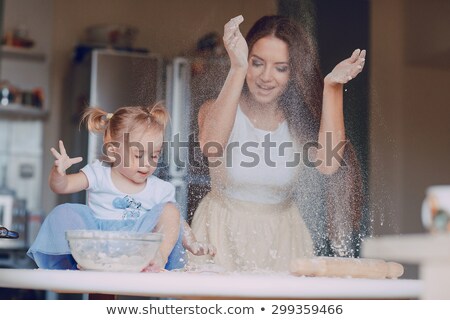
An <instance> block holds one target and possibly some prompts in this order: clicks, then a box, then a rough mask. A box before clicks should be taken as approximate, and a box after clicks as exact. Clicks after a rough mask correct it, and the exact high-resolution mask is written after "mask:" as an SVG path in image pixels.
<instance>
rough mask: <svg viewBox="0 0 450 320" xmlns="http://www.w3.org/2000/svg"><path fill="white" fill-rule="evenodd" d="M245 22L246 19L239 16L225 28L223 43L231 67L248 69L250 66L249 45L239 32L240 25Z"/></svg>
mask: <svg viewBox="0 0 450 320" xmlns="http://www.w3.org/2000/svg"><path fill="white" fill-rule="evenodd" d="M242 21H244V17H242V16H241V15H240V16H237V17H234V18H233V19H231V20H230V21H228V22H227V23H226V24H225V26H224V32H223V43H224V45H225V49H226V50H227V52H228V56H229V57H230V62H231V66H232V67H233V66H234V67H238V68H247V66H248V45H247V42H246V41H245V39H244V37H243V36H242V33H241V31H240V30H239V25H240V24H241V23H242Z"/></svg>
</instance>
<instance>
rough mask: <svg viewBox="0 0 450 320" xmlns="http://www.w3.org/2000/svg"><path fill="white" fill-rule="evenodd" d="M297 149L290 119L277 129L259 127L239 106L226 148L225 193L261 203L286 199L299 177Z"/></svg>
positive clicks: (278, 201) (271, 202)
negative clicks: (268, 129) (288, 123)
mask: <svg viewBox="0 0 450 320" xmlns="http://www.w3.org/2000/svg"><path fill="white" fill-rule="evenodd" d="M270 146H271V147H270ZM294 153H295V148H294V143H293V141H292V138H291V135H290V133H289V128H288V126H287V122H286V121H284V122H282V123H281V124H280V125H279V127H278V128H277V129H276V130H275V131H266V130H262V129H258V128H255V127H254V125H253V124H252V122H251V121H250V119H249V118H248V117H247V116H246V115H245V114H244V113H243V112H242V110H241V108H240V107H239V106H238V109H237V113H236V119H235V121H234V126H233V129H232V131H231V134H230V138H229V140H228V146H227V150H226V154H227V159H226V162H225V166H226V173H227V183H226V186H225V190H224V191H225V194H226V195H227V196H229V197H231V198H234V199H238V200H244V201H251V202H258V203H270V204H276V203H280V202H283V201H285V200H286V199H287V198H288V197H290V196H291V194H292V190H293V183H294V182H295V181H296V179H298V176H297V175H298V168H299V162H300V154H297V155H296V157H297V158H298V159H297V160H296V159H295V158H294Z"/></svg>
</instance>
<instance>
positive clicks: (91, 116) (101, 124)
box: [80, 107, 111, 133]
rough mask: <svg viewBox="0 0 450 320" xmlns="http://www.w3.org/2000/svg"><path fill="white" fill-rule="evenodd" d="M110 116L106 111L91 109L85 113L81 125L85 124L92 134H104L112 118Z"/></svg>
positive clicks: (96, 108)
mask: <svg viewBox="0 0 450 320" xmlns="http://www.w3.org/2000/svg"><path fill="white" fill-rule="evenodd" d="M108 115H109V114H108V113H107V112H106V111H103V110H102V109H100V108H98V107H89V108H87V109H86V110H85V111H84V112H83V116H82V117H81V123H85V124H86V127H87V129H88V130H89V131H90V132H95V133H98V132H104V131H105V130H106V128H107V125H108V122H109V119H110V118H111V117H110V116H108ZM81 123H80V124H81Z"/></svg>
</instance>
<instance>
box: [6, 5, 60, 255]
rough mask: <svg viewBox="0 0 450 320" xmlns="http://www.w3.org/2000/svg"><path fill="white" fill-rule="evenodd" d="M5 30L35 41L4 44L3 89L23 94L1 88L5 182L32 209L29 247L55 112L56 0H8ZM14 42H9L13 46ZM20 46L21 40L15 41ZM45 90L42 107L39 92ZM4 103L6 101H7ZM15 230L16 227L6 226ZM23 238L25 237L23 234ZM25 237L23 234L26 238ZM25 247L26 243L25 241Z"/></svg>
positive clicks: (10, 243) (39, 210)
mask: <svg viewBox="0 0 450 320" xmlns="http://www.w3.org/2000/svg"><path fill="white" fill-rule="evenodd" d="M0 3H2V4H3V10H2V14H3V17H2V19H0V21H2V28H1V29H2V34H1V36H4V35H5V34H7V33H8V34H9V35H10V34H11V33H14V32H15V31H17V30H21V31H22V32H23V33H24V34H27V37H28V38H29V39H31V40H32V41H33V43H34V45H33V46H31V47H29V48H22V47H16V46H10V45H8V46H5V45H3V46H1V48H0V80H1V88H5V87H6V88H10V87H15V88H17V90H20V91H21V92H22V94H23V93H24V92H25V94H26V96H23V95H19V94H17V95H16V97H20V99H19V98H17V99H14V100H13V99H12V98H13V95H11V96H10V95H6V93H7V92H2V91H0V99H2V98H3V97H4V95H5V98H6V99H5V100H4V101H1V100H0V168H6V170H1V172H0V179H1V180H0V181H5V183H6V186H7V188H8V189H10V190H12V191H13V192H14V194H15V197H16V199H20V200H23V201H24V202H25V203H26V208H27V211H28V217H29V219H28V221H27V226H28V232H24V233H21V236H26V235H28V237H27V238H28V239H27V243H25V246H27V245H28V244H29V243H30V242H31V241H33V240H34V237H35V235H36V230H37V229H38V228H39V227H38V226H39V224H40V217H41V216H42V215H43V212H42V189H43V188H42V186H43V183H44V180H45V179H44V178H43V174H42V171H43V170H42V168H43V155H44V150H43V149H44V148H43V145H44V124H45V122H46V121H47V118H48V115H49V114H50V109H51V107H50V101H49V96H50V94H49V93H50V92H49V91H50V90H49V87H50V63H51V58H50V57H51V52H52V51H51V49H52V47H51V40H52V23H53V22H52V21H53V19H52V17H53V12H52V8H53V0H39V1H27V0H4V1H1V2H0ZM9 43H10V42H8V44H9ZM13 44H14V45H17V43H15V42H13ZM37 88H38V89H39V94H40V95H39V96H40V97H41V98H40V100H38V101H40V103H39V104H38V105H39V106H36V105H34V106H33V104H36V103H35V102H36V100H33V99H35V98H33V97H34V96H33V95H32V92H33V90H36V89H37ZM2 102H3V103H2ZM6 227H9V228H11V226H6ZM19 239H20V238H19ZM22 239H23V238H22ZM18 243H19V242H18V241H14V240H9V241H2V244H1V245H0V248H2V249H5V250H6V249H11V250H13V249H17V248H16V247H17V245H18ZM22 246H23V244H22Z"/></svg>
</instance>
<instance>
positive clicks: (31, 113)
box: [0, 104, 48, 119]
mask: <svg viewBox="0 0 450 320" xmlns="http://www.w3.org/2000/svg"><path fill="white" fill-rule="evenodd" d="M47 115H48V111H47V110H43V109H39V108H36V107H33V106H25V105H20V104H8V105H6V106H2V105H0V119H1V118H26V119H44V118H46V117H47Z"/></svg>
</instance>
